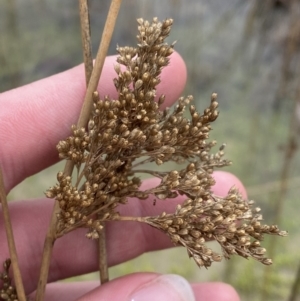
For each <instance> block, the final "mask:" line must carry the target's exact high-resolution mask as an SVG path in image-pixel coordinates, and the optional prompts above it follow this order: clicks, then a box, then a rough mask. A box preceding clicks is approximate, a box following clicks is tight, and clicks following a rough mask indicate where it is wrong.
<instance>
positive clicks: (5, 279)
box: [0, 259, 18, 301]
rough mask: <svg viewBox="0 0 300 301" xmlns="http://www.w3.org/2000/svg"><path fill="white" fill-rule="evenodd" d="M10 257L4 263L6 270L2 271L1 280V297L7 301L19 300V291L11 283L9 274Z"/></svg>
mask: <svg viewBox="0 0 300 301" xmlns="http://www.w3.org/2000/svg"><path fill="white" fill-rule="evenodd" d="M10 264H11V260H10V259H6V260H5V261H4V263H3V268H4V272H3V273H0V280H1V281H2V285H1V289H0V299H1V300H7V301H18V296H17V291H16V289H15V288H14V287H13V286H12V285H11V278H10V276H9V267H10Z"/></svg>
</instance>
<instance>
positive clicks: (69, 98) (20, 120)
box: [0, 53, 245, 301]
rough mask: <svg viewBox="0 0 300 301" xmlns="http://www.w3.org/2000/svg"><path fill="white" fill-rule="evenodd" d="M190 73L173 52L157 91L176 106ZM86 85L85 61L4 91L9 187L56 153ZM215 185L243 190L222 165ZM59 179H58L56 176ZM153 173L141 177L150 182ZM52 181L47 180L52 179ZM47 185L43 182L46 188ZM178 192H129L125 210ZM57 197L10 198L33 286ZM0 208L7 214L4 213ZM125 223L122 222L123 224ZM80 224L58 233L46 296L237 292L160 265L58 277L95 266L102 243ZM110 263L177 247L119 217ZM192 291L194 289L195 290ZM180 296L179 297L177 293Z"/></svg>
mask: <svg viewBox="0 0 300 301" xmlns="http://www.w3.org/2000/svg"><path fill="white" fill-rule="evenodd" d="M114 62H115V57H108V58H107V60H106V63H105V66H104V69H103V73H102V74H103V76H102V78H101V80H100V85H99V93H100V95H101V96H103V95H110V96H111V98H114V97H116V96H117V95H116V91H115V88H114V86H113V81H112V79H113V78H114V77H115V71H114V69H113V64H114ZM185 81H186V69H185V64H184V62H183V61H182V59H181V58H180V56H179V55H178V54H176V53H174V54H173V55H172V57H171V63H170V65H169V66H168V67H167V68H165V69H164V70H163V72H162V82H161V84H160V85H159V87H158V93H157V94H158V95H160V94H162V93H163V92H164V93H165V94H166V101H165V105H167V106H170V105H171V104H172V103H173V102H175V101H176V100H177V98H178V97H179V95H180V94H181V92H182V90H183V87H184V85H185ZM85 90H86V87H85V79H84V69H83V66H82V65H81V66H79V67H75V68H73V69H71V70H68V71H66V72H63V73H60V74H58V75H55V76H52V77H49V78H47V79H44V80H40V81H38V82H35V83H33V84H30V85H27V86H24V87H20V88H17V89H14V90H11V91H8V92H5V93H2V94H1V95H0V104H1V105H0V106H1V110H0V141H1V144H0V158H1V159H0V165H1V168H2V172H3V174H4V182H5V188H6V191H7V193H8V192H9V191H10V190H11V189H12V188H13V187H14V186H16V185H17V184H18V183H19V182H21V181H22V180H24V179H25V178H26V177H28V176H30V175H32V174H34V173H36V172H38V171H40V170H43V169H44V168H46V167H48V166H50V165H52V164H54V163H55V162H57V161H58V155H57V152H56V149H55V145H56V144H57V142H58V141H59V140H62V139H64V138H65V137H67V136H68V134H69V132H70V126H71V125H72V124H75V123H76V121H77V118H78V116H79V112H80V108H81V105H82V100H83V98H84V93H85ZM215 178H216V182H217V184H216V185H215V186H214V192H215V194H218V195H225V194H226V193H227V192H228V190H229V188H230V187H231V186H233V185H235V186H237V187H238V188H239V189H240V191H241V192H242V193H243V194H245V190H244V188H243V186H242V184H241V183H240V182H239V180H238V179H237V178H235V177H234V176H233V175H231V174H228V173H225V172H216V173H215ZM53 180H54V181H55V179H53ZM153 181H154V180H153V179H149V180H147V181H145V182H144V183H143V185H144V187H147V186H152V184H153ZM52 184H53V183H49V185H52ZM43 189H45V188H43ZM178 202H180V198H177V199H176V200H169V201H168V202H162V203H160V204H159V206H153V204H152V203H151V202H150V203H149V202H147V201H139V200H136V199H133V200H131V201H130V202H129V203H128V205H126V206H122V207H121V208H120V212H121V213H123V214H124V215H126V212H130V214H131V215H135V214H137V215H139V216H145V215H155V214H156V213H158V212H162V211H166V212H170V211H172V209H173V208H174V203H178ZM52 208H53V200H50V199H45V198H43V199H35V200H26V201H24V200H20V201H17V202H13V203H10V214H11V219H12V224H13V230H14V235H15V241H16V246H17V251H18V256H19V262H20V268H21V272H22V275H23V281H24V286H25V290H26V293H27V294H30V293H32V292H33V291H34V289H35V288H36V286H37V281H38V276H39V270H40V262H41V257H42V249H43V242H44V238H45V234H46V231H47V228H48V225H49V221H50V215H51V212H52ZM1 216H2V215H1ZM120 223H122V224H120ZM85 232H86V230H84V229H79V230H77V231H74V232H72V233H70V234H68V235H66V236H64V237H62V238H60V239H58V240H57V242H56V243H55V246H54V250H53V256H52V260H51V266H50V273H49V277H48V281H49V283H51V284H49V285H48V286H47V292H46V300H49V301H50V300H55V301H56V300H62V301H68V300H135V301H139V300H174V301H175V300H197V301H200V300H207V301H209V300H219V301H225V300H231V301H237V300H239V298H238V296H237V294H236V292H235V291H234V289H233V288H231V287H230V286H228V285H226V284H222V283H200V284H192V286H190V285H189V284H188V283H187V282H186V281H185V280H184V279H183V278H181V277H179V276H174V275H165V276H162V275H159V274H157V273H136V274H133V275H126V276H124V277H121V278H118V279H115V280H112V281H110V282H109V283H106V284H105V285H103V286H99V285H98V283H95V282H93V283H92V282H81V283H54V282H55V281H57V280H60V279H64V278H67V277H71V276H76V275H80V274H84V273H88V272H91V271H95V270H96V269H97V246H96V244H95V243H94V242H93V241H88V240H87V239H86V238H85V236H84V234H85ZM107 232H108V233H107V237H108V238H109V239H108V242H107V248H108V263H109V265H110V266H112V265H115V264H119V263H121V262H124V261H127V260H129V259H131V258H134V257H136V256H138V255H140V254H142V253H144V252H147V251H153V250H159V249H164V248H168V247H171V246H172V244H171V242H170V241H169V239H168V237H167V236H166V235H165V234H163V233H160V232H159V231H157V230H155V229H152V228H151V227H149V226H147V225H143V224H139V223H133V222H113V223H108V227H107ZM0 242H1V251H0V262H3V261H4V260H5V259H6V258H7V257H9V252H8V248H7V244H6V235H5V231H4V225H3V220H2V218H1V217H0ZM193 295H194V297H193ZM176 298H177V299H176Z"/></svg>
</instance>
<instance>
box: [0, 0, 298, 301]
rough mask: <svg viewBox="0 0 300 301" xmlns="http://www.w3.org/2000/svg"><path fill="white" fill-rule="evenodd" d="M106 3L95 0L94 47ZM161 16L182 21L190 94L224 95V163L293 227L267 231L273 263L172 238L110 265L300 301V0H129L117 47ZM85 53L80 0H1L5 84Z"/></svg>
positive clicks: (269, 216) (0, 87)
mask: <svg viewBox="0 0 300 301" xmlns="http://www.w3.org/2000/svg"><path fill="white" fill-rule="evenodd" d="M109 4H110V1H108V0H102V1H99V0H97V1H96V0H90V13H91V28H92V41H93V46H94V50H95V49H97V47H98V43H99V39H100V36H101V32H102V29H103V25H104V22H105V18H106V14H107V11H108V7H109ZM154 16H157V17H159V18H160V19H163V18H166V17H172V18H173V19H174V20H175V23H174V26H173V31H172V34H171V37H170V39H169V41H170V42H172V41H174V40H178V43H177V44H176V47H175V48H176V50H177V51H178V52H179V53H180V54H181V55H182V56H183V58H184V59H185V61H186V64H187V67H188V84H187V87H186V91H185V94H193V95H194V97H195V101H196V104H197V106H198V108H200V110H202V109H203V108H205V106H206V105H207V104H208V103H209V99H210V94H211V93H212V92H217V93H218V95H219V98H218V100H219V103H220V111H221V114H220V117H219V119H218V120H217V122H216V123H215V124H213V128H214V130H213V133H212V138H213V139H216V140H218V142H219V143H220V144H221V143H223V142H226V143H227V158H229V159H231V160H232V161H233V163H234V164H233V166H232V167H230V169H229V170H230V171H231V172H233V173H235V174H236V175H237V176H238V177H239V178H240V179H241V180H242V181H243V183H244V184H245V186H246V187H247V191H248V195H249V198H250V199H255V200H256V203H257V205H259V206H260V207H262V209H263V212H264V217H265V220H266V222H267V223H275V224H278V225H279V226H280V228H282V229H284V230H287V231H289V237H287V238H281V239H279V238H275V240H273V239H272V238H270V239H268V240H266V241H265V246H266V247H267V249H268V251H269V253H268V254H269V256H270V257H272V258H273V261H274V264H273V265H272V266H271V267H264V266H262V265H261V264H259V263H257V262H255V261H253V260H248V261H247V260H244V259H241V258H232V259H231V260H230V261H227V262H223V263H221V264H214V265H213V266H212V267H211V268H210V269H208V270H204V269H203V270H199V269H198V268H197V267H196V265H195V263H194V262H193V261H190V260H189V259H188V257H187V256H186V253H185V250H184V249H183V248H174V249H171V250H167V251H160V252H155V253H149V254H144V255H143V256H141V257H139V258H137V259H134V260H132V261H130V262H127V263H124V264H122V265H119V266H116V267H113V268H111V270H110V273H111V276H112V277H113V278H114V277H118V276H120V275H123V274H126V273H130V272H135V271H156V272H161V273H177V274H180V275H182V276H184V277H186V278H187V279H189V280H190V281H224V282H226V283H230V284H232V285H233V286H234V287H235V288H236V289H237V291H238V292H239V294H240V295H241V299H242V300H262V301H267V300H289V301H295V300H300V297H299V296H298V295H300V291H299V289H298V286H299V285H300V284H299V282H300V268H299V267H300V252H299V250H298V248H299V244H300V233H299V216H298V214H299V208H300V207H299V194H300V157H299V140H300V139H299V138H300V137H299V134H300V1H299V0H281V1H280V0H277V1H276V0H264V1H261V0H249V1H244V0H210V1H205V0H164V1H162V0H151V1H150V0H124V1H123V5H122V9H121V12H120V16H119V19H118V22H117V27H116V31H115V34H114V37H113V40H112V43H111V48H110V54H113V53H115V48H116V45H117V44H119V45H135V36H136V19H137V18H139V17H143V18H145V19H152V18H153V17H154ZM81 62H82V52H81V37H80V25H79V16H78V4H77V1H75V2H74V1H73V0H64V1H59V0H26V1H25V0H23V1H20V0H19V1H17V0H3V1H2V3H1V10H0V66H1V69H0V92H3V91H6V90H9V89H13V88H15V87H18V86H21V85H24V84H27V83H30V82H32V81H35V80H38V79H40V78H44V77H46V76H49V75H52V74H55V73H57V72H60V71H63V70H66V69H68V68H70V67H73V66H75V65H77V64H79V63H81ZM170 88H171V87H170ZM60 122H61V121H60V120H58V121H57V125H58V126H59V123H60ZM37 143H38V142H37ZM61 168H62V167H61V165H59V164H58V165H56V166H53V167H51V168H49V169H47V170H45V171H43V172H41V173H39V174H37V175H35V176H32V177H30V178H28V179H26V180H25V181H24V182H23V183H21V184H20V185H19V186H18V187H16V188H15V189H14V190H13V191H12V192H11V194H10V195H9V197H10V199H11V200H13V199H20V198H23V199H25V198H34V197H38V196H41V195H42V194H43V191H45V190H46V189H47V188H48V187H49V186H50V185H52V184H54V182H55V174H56V172H57V171H58V170H61ZM94 276H95V275H88V276H84V277H82V278H80V279H90V278H93V277H94ZM77 279H78V278H77Z"/></svg>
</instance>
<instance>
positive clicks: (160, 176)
mask: <svg viewBox="0 0 300 301" xmlns="http://www.w3.org/2000/svg"><path fill="white" fill-rule="evenodd" d="M133 172H134V173H148V174H150V175H152V176H154V177H157V178H163V177H164V176H165V175H167V174H168V172H163V171H162V172H160V171H154V170H150V169H134V170H133Z"/></svg>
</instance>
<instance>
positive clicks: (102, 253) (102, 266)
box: [98, 222, 109, 284]
mask: <svg viewBox="0 0 300 301" xmlns="http://www.w3.org/2000/svg"><path fill="white" fill-rule="evenodd" d="M101 225H102V227H103V228H102V229H101V230H100V231H98V235H99V238H98V241H99V244H98V256H99V257H98V264H99V272H100V283H101V284H104V283H106V282H108V281H109V274H108V264H107V248H106V237H105V228H106V227H105V226H106V225H105V223H104V222H103V223H101Z"/></svg>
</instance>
